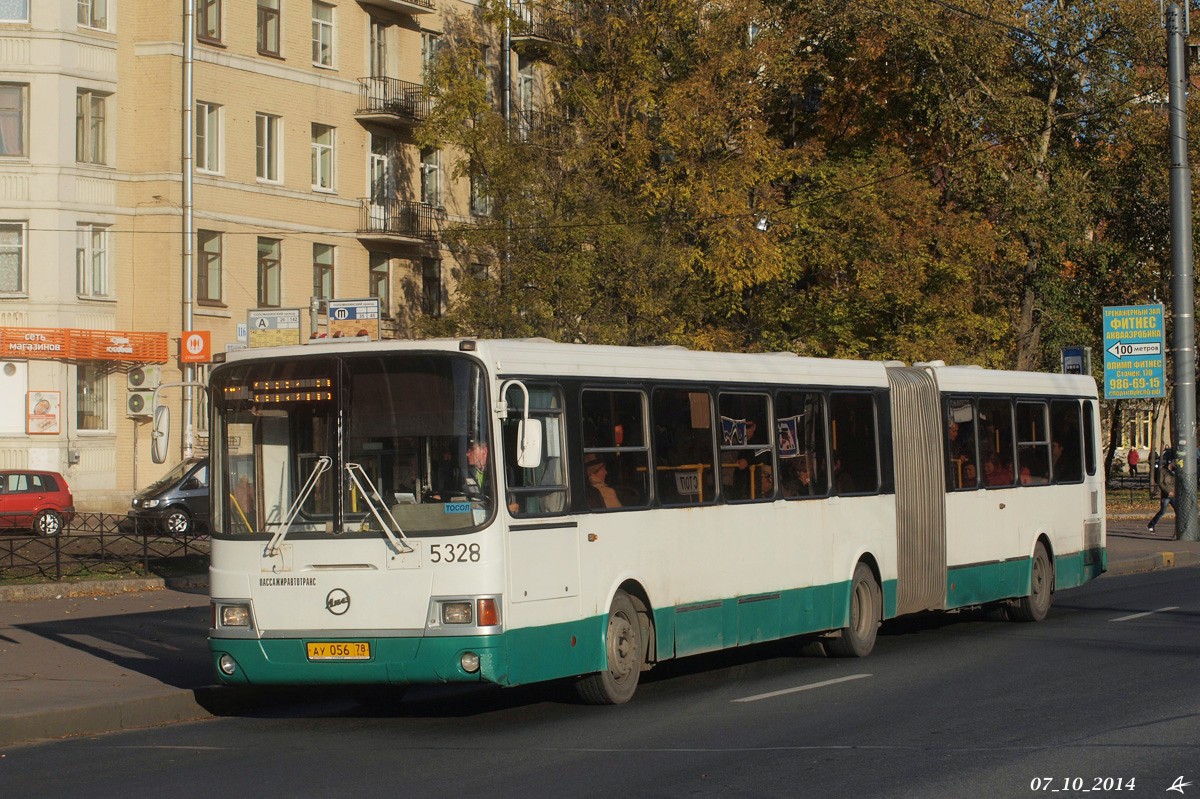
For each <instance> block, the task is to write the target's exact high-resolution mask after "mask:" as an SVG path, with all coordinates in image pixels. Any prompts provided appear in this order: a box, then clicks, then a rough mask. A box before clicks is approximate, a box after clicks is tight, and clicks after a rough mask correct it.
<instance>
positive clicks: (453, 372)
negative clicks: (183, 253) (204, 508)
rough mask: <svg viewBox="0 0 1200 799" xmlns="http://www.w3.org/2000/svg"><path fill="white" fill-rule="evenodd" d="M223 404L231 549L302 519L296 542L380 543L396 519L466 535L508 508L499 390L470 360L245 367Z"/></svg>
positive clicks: (215, 443)
mask: <svg viewBox="0 0 1200 799" xmlns="http://www.w3.org/2000/svg"><path fill="white" fill-rule="evenodd" d="M212 396H213V398H214V404H215V406H216V426H215V427H214V434H213V436H212V439H211V440H212V446H211V451H212V457H213V472H214V476H213V515H214V530H215V531H216V532H217V534H218V535H221V534H228V535H248V534H265V535H271V534H274V533H277V532H279V531H280V530H281V529H282V528H283V526H284V525H285V522H286V521H287V520H288V518H289V517H293V518H292V520H291V524H290V527H289V528H288V537H289V539H295V538H297V537H301V538H302V537H305V536H309V537H314V536H325V535H342V534H363V535H374V536H378V535H380V534H381V532H382V531H381V529H380V521H379V519H380V518H381V516H382V518H383V519H385V520H387V519H388V518H389V513H390V518H391V519H393V520H394V521H395V522H397V523H398V524H399V527H400V528H401V529H402V530H403V532H404V533H406V534H409V535H411V534H413V533H418V534H428V533H454V532H466V531H468V530H471V529H474V528H477V527H478V526H479V525H480V524H482V523H484V522H485V521H486V520H487V519H488V517H489V516H490V514H491V513H492V510H493V508H494V507H495V501H494V496H495V479H494V475H493V467H492V458H491V447H490V446H489V444H490V442H489V440H488V437H487V429H488V425H487V419H488V414H487V412H486V411H487V397H486V391H485V381H484V379H483V373H482V371H481V370H480V368H479V366H478V365H477V364H476V363H475V362H473V361H471V360H470V359H468V358H466V357H463V356H459V355H455V354H441V355H439V354H413V353H406V354H353V355H335V356H323V357H317V358H312V359H303V360H291V361H286V362H282V361H253V362H248V363H242V364H231V365H230V366H228V367H225V368H223V369H221V370H219V371H218V372H216V373H215V374H214V375H213V379H212ZM218 431H219V432H218ZM322 459H328V460H325V461H324V462H323V461H322ZM318 469H319V470H320V474H318V475H317V476H316V477H315V478H314V477H313V472H314V470H318ZM351 472H353V473H354V474H355V475H356V476H357V477H358V480H357V481H356V480H355V479H354V478H353V477H352V476H351ZM364 477H365V480H366V481H369V485H360V484H361V483H362V482H363V480H364ZM310 483H311V485H310ZM380 504H382V505H383V508H382V509H381V508H379V507H378V506H379V505H380ZM381 510H382V511H384V512H383V513H382V514H381V513H380V511H381ZM385 523H386V524H387V525H388V526H389V527H390V525H391V522H385ZM391 532H396V531H395V530H392V531H391Z"/></svg>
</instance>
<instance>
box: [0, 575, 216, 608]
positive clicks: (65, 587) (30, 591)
mask: <svg viewBox="0 0 1200 799" xmlns="http://www.w3.org/2000/svg"><path fill="white" fill-rule="evenodd" d="M166 588H171V589H175V590H186V589H189V588H208V575H207V574H193V575H189V576H186V577H165V578H164V577H139V578H135V579H124V578H122V579H116V580H81V581H79V582H77V583H29V584H27V585H5V586H0V602H32V601H34V600H38V599H65V598H68V597H77V596H113V595H116V594H132V593H136V592H139V591H162V590H163V589H166Z"/></svg>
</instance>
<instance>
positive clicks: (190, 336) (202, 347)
mask: <svg viewBox="0 0 1200 799" xmlns="http://www.w3.org/2000/svg"><path fill="white" fill-rule="evenodd" d="M211 360H212V333H211V332H209V331H207V330H185V331H184V333H183V338H182V339H181V340H180V343H179V362H180V363H208V362H209V361H211Z"/></svg>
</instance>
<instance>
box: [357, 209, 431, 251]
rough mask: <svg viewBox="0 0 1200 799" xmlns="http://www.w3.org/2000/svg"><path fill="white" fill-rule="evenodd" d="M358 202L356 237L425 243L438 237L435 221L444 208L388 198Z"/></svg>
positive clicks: (399, 242)
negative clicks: (380, 200)
mask: <svg viewBox="0 0 1200 799" xmlns="http://www.w3.org/2000/svg"><path fill="white" fill-rule="evenodd" d="M359 203H360V204H361V207H360V213H359V223H358V237H359V238H360V239H370V240H374V241H389V242H394V243H398V244H424V243H427V242H434V241H437V238H438V225H439V223H440V222H441V221H442V219H443V218H445V215H446V213H445V211H443V210H442V209H440V208H434V207H433V206H432V205H429V204H428V203H419V202H412V201H410V200H396V199H389V200H384V201H382V202H377V201H375V200H372V199H369V198H367V199H362V200H359Z"/></svg>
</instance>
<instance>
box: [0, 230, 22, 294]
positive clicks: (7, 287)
mask: <svg viewBox="0 0 1200 799" xmlns="http://www.w3.org/2000/svg"><path fill="white" fill-rule="evenodd" d="M24 293H25V223H24V222H0V294H24Z"/></svg>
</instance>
